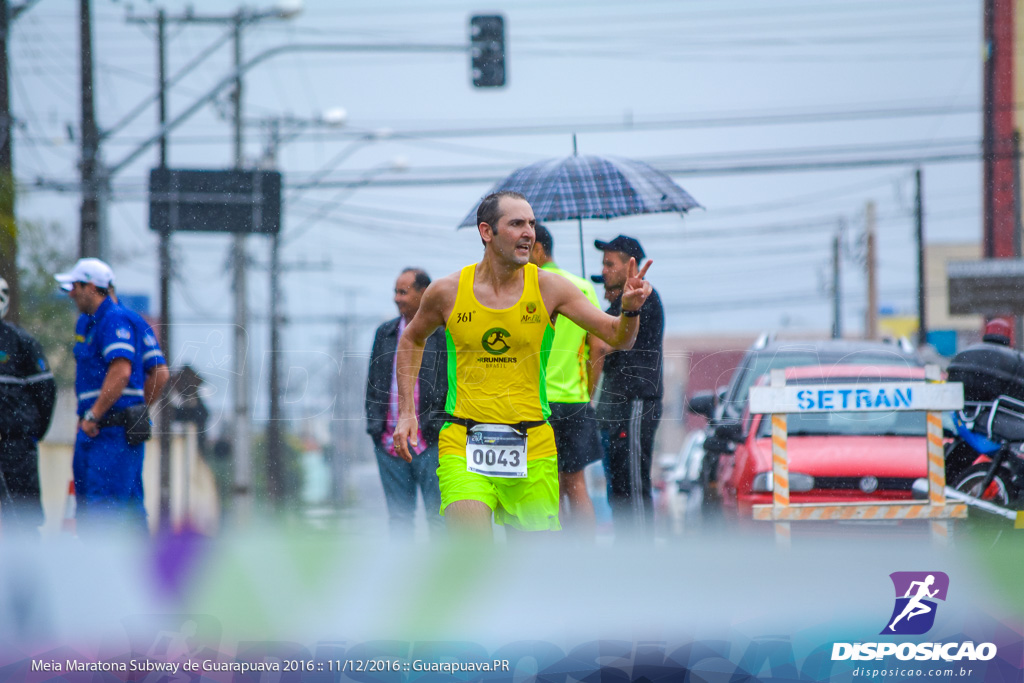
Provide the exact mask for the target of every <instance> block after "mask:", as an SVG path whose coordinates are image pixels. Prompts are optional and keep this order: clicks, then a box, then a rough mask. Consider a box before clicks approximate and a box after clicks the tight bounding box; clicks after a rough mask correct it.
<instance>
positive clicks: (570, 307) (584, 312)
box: [539, 258, 654, 351]
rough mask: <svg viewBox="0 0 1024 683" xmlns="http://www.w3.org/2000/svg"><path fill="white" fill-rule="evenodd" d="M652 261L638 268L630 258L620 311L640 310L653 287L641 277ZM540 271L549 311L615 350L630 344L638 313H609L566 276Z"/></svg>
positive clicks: (636, 328) (634, 334) (634, 333)
mask: <svg viewBox="0 0 1024 683" xmlns="http://www.w3.org/2000/svg"><path fill="white" fill-rule="evenodd" d="M652 263H654V261H648V262H647V263H645V264H644V267H643V268H642V269H637V267H636V259H634V258H630V259H629V266H628V270H627V271H626V272H627V275H626V284H625V286H624V287H623V289H622V310H623V311H638V310H640V308H641V307H642V306H643V305H644V302H646V301H647V297H648V296H650V295H651V292H652V291H654V290H653V288H652V287H651V283H650V282H647V281H646V280H644V276H645V275H646V274H647V269H648V268H650V267H651V264H652ZM539 275H540V277H541V278H542V283H543V284H542V291H543V292H544V294H545V304H547V302H548V301H550V302H551V303H552V304H553V305H552V306H548V310H549V311H552V312H554V313H558V314H560V315H564V316H565V317H567V318H568V319H569V320H572V321H573V322H574V323H576V324H577V325H579V326H580V327H582V328H583V329H585V330H586V331H587V332H590V333H591V334H593V335H594V336H596V337H598V338H599V339H601V340H603V341H605V342H607V343H608V345H610V346H611V347H612V348H613V349H615V350H617V351H623V350H625V349H629V348H632V346H633V342H634V341H636V333H637V330H638V329H640V318H639V317H635V316H634V317H626V316H623V315H620V316H618V317H616V316H612V315H608V314H607V313H605V312H604V311H602V310H601V309H600V308H598V307H597V306H595V305H594V304H593V303H591V302H590V301H589V300H587V298H586V297H585V296H583V292H581V291H580V290H579V289H578V288H577V287H576V286H575V285H573V284H572V283H571V282H569V281H568V280H566V279H565V278H563V277H559V276H557V275H554V274H551V273H545V272H544V271H541V272H540V273H539ZM545 276H546V277H545ZM549 293H550V295H551V298H550V299H549V298H548V295H549Z"/></svg>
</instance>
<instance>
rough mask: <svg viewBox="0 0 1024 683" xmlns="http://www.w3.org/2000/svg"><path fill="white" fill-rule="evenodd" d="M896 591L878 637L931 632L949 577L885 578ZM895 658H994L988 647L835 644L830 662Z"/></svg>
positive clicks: (926, 574) (903, 575)
mask: <svg viewBox="0 0 1024 683" xmlns="http://www.w3.org/2000/svg"><path fill="white" fill-rule="evenodd" d="M889 578H890V579H892V584H893V588H894V589H895V591H896V602H895V605H893V609H892V615H890V617H889V620H888V621H887V622H886V626H885V628H884V629H882V631H881V633H880V634H879V635H902V636H908V635H910V636H918V635H923V634H925V633H927V632H928V631H930V630H931V628H932V626H933V625H934V624H935V615H936V611H937V610H938V603H937V602H936V601H937V600H941V601H943V602H945V600H946V594H947V592H948V591H949V577H948V576H947V575H946V574H944V573H943V572H893V573H892V574H890V575H889ZM888 656H895V657H896V658H897V659H901V660H910V659H914V660H918V661H926V660H939V659H942V660H944V661H959V660H968V661H979V660H980V661H987V660H989V659H992V658H993V657H995V656H996V646H995V645H994V644H992V643H981V644H980V645H975V644H974V643H973V642H971V641H967V642H963V643H957V642H952V643H835V644H834V645H833V646H832V659H833V661H836V660H842V659H854V660H869V659H882V658H883V657H888Z"/></svg>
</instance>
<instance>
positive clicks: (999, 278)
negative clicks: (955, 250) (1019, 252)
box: [946, 259, 1024, 315]
mask: <svg viewBox="0 0 1024 683" xmlns="http://www.w3.org/2000/svg"><path fill="white" fill-rule="evenodd" d="M946 276H947V278H948V282H949V312H950V314H951V315H967V314H971V313H979V314H982V315H1005V314H1007V313H1024V260H1021V259H985V260H981V261H951V262H950V263H948V264H946Z"/></svg>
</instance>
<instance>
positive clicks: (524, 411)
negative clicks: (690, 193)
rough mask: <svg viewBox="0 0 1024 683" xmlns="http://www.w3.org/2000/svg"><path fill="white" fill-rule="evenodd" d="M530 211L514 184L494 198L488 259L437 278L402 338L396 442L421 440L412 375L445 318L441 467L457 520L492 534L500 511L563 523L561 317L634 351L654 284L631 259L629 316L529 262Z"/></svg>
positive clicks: (487, 209) (446, 506)
mask: <svg viewBox="0 0 1024 683" xmlns="http://www.w3.org/2000/svg"><path fill="white" fill-rule="evenodd" d="M535 225H536V220H535V218H534V215H533V209H532V208H531V207H530V204H529V202H528V201H527V200H526V198H525V197H523V195H521V194H519V193H517V192H508V191H505V192H498V193H495V194H491V195H488V196H487V197H485V198H484V200H483V201H482V202H481V203H480V207H479V208H478V209H477V229H478V231H479V233H480V239H481V241H482V242H483V243H484V255H483V259H482V260H481V261H480V262H479V263H476V264H472V265H469V266H466V267H465V268H463V269H462V270H461V271H459V272H456V273H453V274H451V275H448V276H446V277H444V278H441V279H438V280H435V281H434V282H433V283H431V285H430V286H429V287H427V289H426V291H425V292H424V293H423V299H422V300H421V302H420V308H419V311H417V313H416V316H415V317H414V318H413V319H412V322H410V323H409V325H408V326H407V327H406V328H405V333H404V334H403V335H402V338H401V340H400V341H399V343H398V358H397V361H396V366H397V368H398V395H399V421H398V425H397V427H396V428H395V435H394V439H395V449H396V451H397V452H398V454H399V456H401V457H402V458H403V459H405V460H406V461H407V462H408V461H411V459H412V456H411V455H410V453H409V443H412V445H413V446H414V447H415V446H416V445H417V439H416V432H417V428H418V425H417V420H416V404H415V401H414V400H413V396H414V392H413V388H414V383H415V378H416V376H417V373H418V370H419V366H420V361H421V359H422V355H423V348H424V344H425V342H426V340H427V338H428V337H429V336H430V334H431V333H432V332H433V331H434V330H435V329H437V328H438V327H441V326H444V327H445V337H446V339H447V346H448V376H449V378H450V381H449V387H448V398H447V402H446V404H445V410H446V411H447V412H448V414H449V419H448V421H447V422H446V423H445V425H444V426H443V427H442V429H441V435H440V443H439V453H440V457H439V466H438V475H439V479H440V487H441V510H442V514H443V515H444V516H445V518H446V520H447V522H448V525H449V527H451V528H453V529H458V530H459V531H467V532H474V533H478V534H480V535H486V536H487V537H489V536H490V535H491V520H492V517H493V519H494V521H496V522H497V523H498V524H502V525H507V526H508V527H510V528H513V529H517V530H522V531H555V530H558V529H560V528H561V526H560V525H559V521H558V459H557V452H556V449H555V439H554V434H553V432H552V430H551V426H550V425H549V424H548V423H547V419H548V417H549V416H550V409H549V407H548V401H547V396H546V393H545V390H544V386H545V382H544V373H545V371H546V366H547V356H548V350H549V349H550V346H551V338H552V337H553V335H554V329H553V326H552V323H553V320H554V317H555V316H556V315H564V316H565V317H566V318H568V319H569V320H572V321H573V322H575V323H576V324H578V325H579V326H580V327H582V328H583V329H585V330H586V331H587V332H590V333H592V334H594V335H596V336H597V337H600V338H601V339H603V340H604V341H605V342H606V343H608V344H609V345H611V346H612V347H613V348H616V349H628V348H630V346H632V344H633V341H634V340H635V339H636V334H637V330H638V328H639V319H638V317H637V314H638V311H639V309H640V307H641V306H643V304H644V302H645V301H646V300H647V296H648V295H649V294H650V292H651V286H650V284H649V283H647V282H646V281H644V279H643V278H644V275H645V274H646V272H647V269H648V268H649V267H650V263H647V264H646V265H645V266H644V268H643V270H638V269H637V266H636V262H635V261H634V262H632V263H631V264H630V266H629V277H628V278H627V281H626V282H625V285H624V292H623V295H622V311H623V313H622V315H621V316H618V317H615V316H611V315H608V314H606V313H604V312H602V311H601V310H600V309H598V308H597V307H596V306H594V305H593V304H592V303H590V302H589V301H587V298H586V297H585V296H584V295H583V293H582V292H581V291H580V290H579V289H578V288H577V287H576V286H575V285H573V284H572V283H571V282H569V281H568V280H566V279H565V278H563V277H560V276H558V275H554V274H552V273H547V272H544V271H541V270H540V269H538V268H537V267H536V266H534V265H532V264H530V263H529V260H530V251H531V249H532V247H533V242H534V239H535V233H534V226H535Z"/></svg>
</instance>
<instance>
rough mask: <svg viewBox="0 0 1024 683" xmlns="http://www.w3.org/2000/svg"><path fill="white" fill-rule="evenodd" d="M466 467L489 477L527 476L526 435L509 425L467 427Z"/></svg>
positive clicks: (520, 477)
mask: <svg viewBox="0 0 1024 683" xmlns="http://www.w3.org/2000/svg"><path fill="white" fill-rule="evenodd" d="M466 469H467V470H469V471H470V472H475V473H477V474H482V475H484V476H486V477H506V478H519V479H522V478H523V477H525V476H526V435H525V434H520V433H519V432H517V431H516V430H515V429H513V428H512V427H510V426H508V425H493V424H481V425H476V426H474V427H470V428H469V429H467V430H466Z"/></svg>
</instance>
